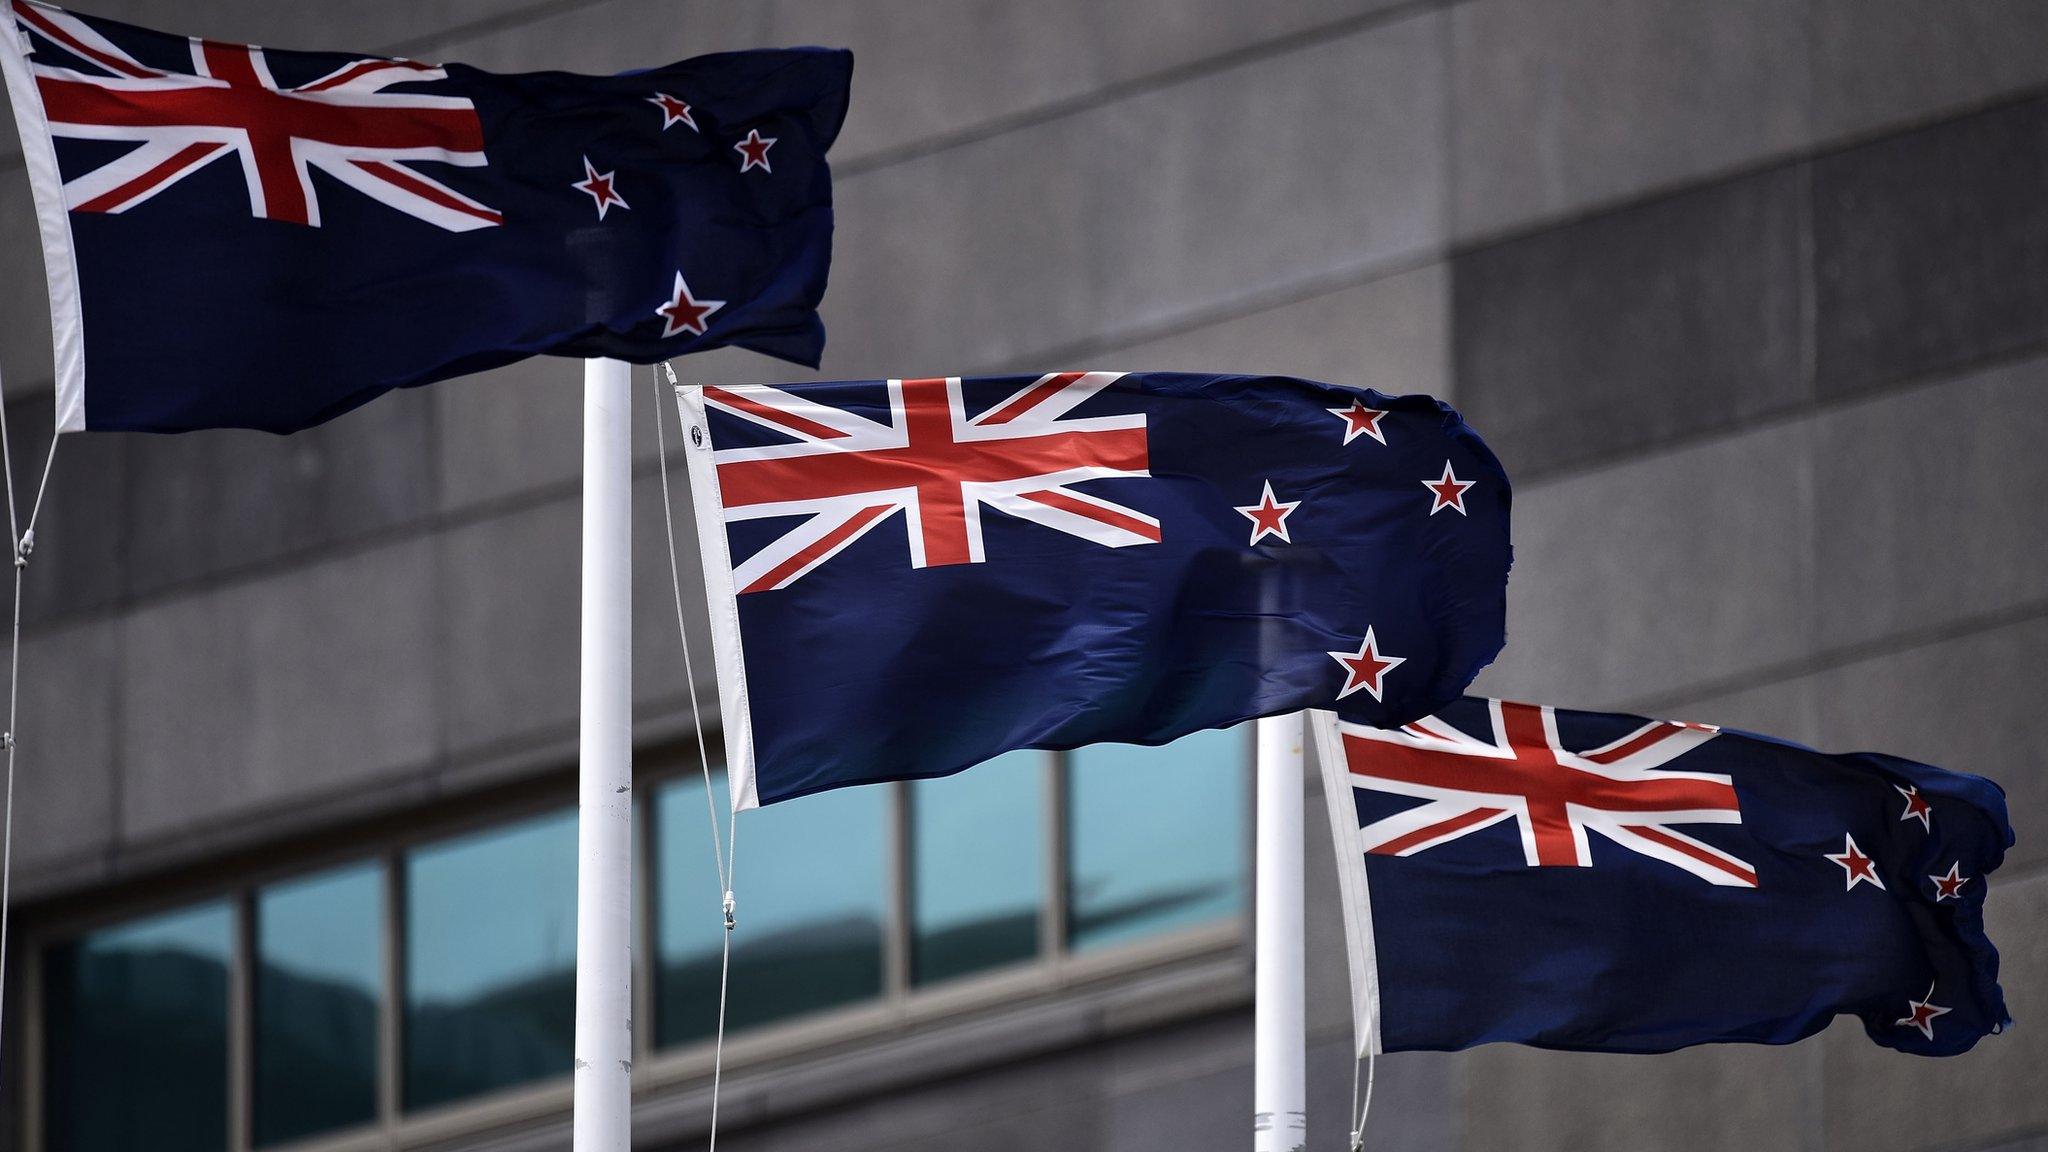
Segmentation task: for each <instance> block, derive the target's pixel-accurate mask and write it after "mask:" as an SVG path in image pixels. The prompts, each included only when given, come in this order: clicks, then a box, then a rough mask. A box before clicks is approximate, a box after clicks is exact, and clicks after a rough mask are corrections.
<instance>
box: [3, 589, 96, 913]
mask: <svg viewBox="0 0 2048 1152" xmlns="http://www.w3.org/2000/svg"><path fill="white" fill-rule="evenodd" d="M119 652H120V626H119V625H118V624H117V623H115V622H113V621H110V620H98V621H91V622H87V623H82V624H77V625H73V626H69V627H62V628H54V629H50V630H47V631H41V632H37V633H34V634H31V635H30V636H29V637H27V638H26V640H25V642H24V643H23V644H22V652H21V700H20V713H19V729H18V732H17V738H18V740H19V749H18V751H17V753H16V755H17V761H16V766H15V785H14V804H15V820H14V885H15V898H16V899H17V900H19V899H22V898H24V897H28V898H33V897H34V896H35V894H36V893H37V892H38V891H39V890H41V889H42V888H44V887H45V886H46V885H45V884H44V878H45V877H47V878H49V879H51V880H53V881H54V880H58V879H73V878H74V876H75V874H76V873H78V872H79V871H81V870H82V871H84V872H85V873H86V875H87V876H90V875H91V874H92V873H94V872H96V871H97V870H98V869H99V868H100V867H101V866H102V865H103V864H104V862H105V860H106V859H107V857H108V855H109V853H110V852H111V851H112V849H113V848H114V844H115V840H114V835H115V827H116V821H115V814H114V803H115V800H114V798H115V794H116V786H115V771H116V766H115V761H116V756H117V750H116V743H115V740H116V736H117V733H118V726H117V724H116V722H115V717H116V716H117V715H118V710H119V704H118V699H117V683H118V679H119V677H118V671H119V667H120V656H119Z"/></svg>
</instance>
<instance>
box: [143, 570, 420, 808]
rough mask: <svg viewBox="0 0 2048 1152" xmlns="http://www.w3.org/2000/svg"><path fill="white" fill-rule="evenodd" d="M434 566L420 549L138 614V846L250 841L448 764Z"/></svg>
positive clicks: (161, 605)
mask: <svg viewBox="0 0 2048 1152" xmlns="http://www.w3.org/2000/svg"><path fill="white" fill-rule="evenodd" d="M433 564H434V550H433V548H432V547H431V546H430V544H429V543H428V542H426V541H419V540H414V541H406V542H401V543H398V544H395V545H392V546H389V547H385V548H379V549H376V550H373V551H368V552H363V553H359V554H355V555H349V556H343V557H340V558H337V559H333V560H329V561H326V562H323V563H320V564H317V565H310V566H306V567H301V568H296V569H293V570H292V571H290V572H287V573H284V574H281V575H278V576H275V577H272V578H268V579H263V580H256V581H251V582H247V583H240V584H235V585H230V586H228V587H225V588H221V589H218V590H214V591H209V592H204V593H200V594H197V595H193V596H188V597H181V598H176V599H171V600H165V601H161V602H158V603H155V604H152V605H149V606H147V607H144V608H141V609H139V610H137V611H135V612H134V613H133V614H131V615H129V616H127V617H126V618H125V619H124V620H123V622H122V632H121V640H122V649H121V654H120V662H121V669H120V694H121V715H120V721H119V726H118V731H119V732H120V741H121V749H122V776H121V780H122V787H121V794H120V820H121V825H120V827H121V832H122V835H123V837H124V839H133V840H146V839H150V838H160V837H168V836H171V835H173V834H176V833H181V832H185V831H188V830H193V829H195V828H202V827H207V828H211V829H212V830H214V831H217V832H222V833H224V834H225V835H227V836H228V837H229V838H235V837H242V836H248V835H251V834H254V833H256V832H258V831H259V830H260V828H259V823H260V821H259V819H258V818H259V817H261V816H262V815H264V814H283V815H285V816H286V819H287V821H289V820H290V819H292V818H294V815H295V814H296V815H301V816H302V815H303V812H304V810H306V809H307V808H309V807H312V806H318V805H322V804H334V803H336V802H340V803H343V804H353V803H360V802H361V800H362V798H363V794H364V793H366V792H369V791H374V790H376V789H378V788H380V787H384V786H386V784H387V783H388V782H390V781H392V780H393V779H394V778H398V777H401V776H402V775H403V774H406V773H411V774H414V775H415V776H417V775H421V774H423V773H424V771H425V769H426V768H427V767H428V766H429V765H430V764H431V763H432V762H433V760H434V759H435V757H436V756H437V754H438V751H439V750H438V747H437V741H436V724H435V720H436V717H437V715H438V713H439V709H440V700H439V697H438V695H437V693H436V691H435V682H436V677H435V668H436V666H437V663H438V661H439V660H440V658H441V657H440V654H439V650H440V648H441V642H440V640H439V639H438V636H437V632H438V629H437V622H436V620H435V618H434V612H433V590H434V579H433ZM287 809H291V810H294V812H286V811H285V810H287Z"/></svg>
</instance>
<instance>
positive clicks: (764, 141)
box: [732, 128, 775, 172]
mask: <svg viewBox="0 0 2048 1152" xmlns="http://www.w3.org/2000/svg"><path fill="white" fill-rule="evenodd" d="M774 145H775V137H773V136H763V135H761V133H760V132H758V131H756V130H754V129H752V128H749V129H747V138H746V139H745V140H742V141H740V142H739V143H737V144H735V145H733V146H732V149H733V151H735V152H737V153H739V154H740V171H742V172H745V171H746V170H747V169H749V168H759V169H760V170H761V171H763V172H773V171H775V169H773V168H770V167H769V166H768V149H769V148H771V147H773V146H774Z"/></svg>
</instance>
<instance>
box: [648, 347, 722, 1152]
mask: <svg viewBox="0 0 2048 1152" xmlns="http://www.w3.org/2000/svg"><path fill="white" fill-rule="evenodd" d="M661 370H662V372H663V373H665V374H666V375H667V376H668V388H669V392H670V393H671V396H670V397H669V399H670V400H673V399H675V398H676V397H678V396H680V395H681V393H682V390H683V386H682V385H681V384H680V383H678V382H677V381H676V370H675V368H674V367H672V366H670V365H669V364H668V363H667V362H663V364H662V366H661ZM666 403H668V401H666V400H664V399H663V397H662V387H661V380H660V379H658V378H657V379H656V380H655V382H654V444H655V452H656V455H657V457H658V459H657V460H656V471H658V472H659V473H660V474H661V526H662V530H663V531H664V532H665V533H667V535H668V579H669V588H670V590H671V591H672V592H673V593H674V596H675V605H676V634H677V635H678V636H679V637H680V638H681V640H682V645H683V676H684V680H685V683H686V684H687V685H688V687H687V689H686V691H687V692H688V693H689V696H690V723H691V725H692V727H694V728H695V729H696V732H697V767H698V768H699V770H701V771H702V772H703V774H704V805H705V814H706V815H707V816H709V817H710V820H711V862H712V865H713V866H714V867H715V868H717V870H718V883H719V887H720V888H721V889H723V891H724V895H723V896H722V897H721V898H720V902H719V908H720V912H721V913H722V917H723V920H724V924H725V931H724V932H723V933H722V934H721V937H720V947H719V951H718V1033H717V1039H716V1040H715V1041H714V1042H713V1044H712V1049H711V1139H710V1144H709V1147H708V1148H707V1152H717V1149H718V1094H719V1088H720V1086H721V1084H722V1081H723V1078H724V1073H725V1006H726V988H727V978H728V976H729V975H730V974H731V972H732V934H733V929H734V928H735V927H736V926H737V924H736V921H735V918H734V910H735V907H734V901H733V895H732V876H733V861H734V858H735V856H736V855H737V854H738V853H737V845H738V841H739V812H738V810H737V809H735V808H733V806H732V804H731V803H730V802H729V801H730V799H731V798H730V797H727V799H728V803H727V804H726V809H727V812H728V815H727V817H726V821H727V822H726V828H725V844H724V847H723V848H722V849H721V848H720V846H719V841H718V804H717V802H716V801H715V800H714V799H713V797H712V791H711V757H710V755H709V754H708V753H707V752H706V751H705V742H704V717H703V714H702V711H701V710H700V708H699V707H698V704H697V670H696V667H695V665H694V664H693V662H692V660H691V657H690V628H689V623H688V616H687V615H686V614H685V613H684V612H683V574H682V566H681V564H680V563H679V562H678V561H677V559H676V518H675V510H674V508H673V507H672V505H671V503H670V499H669V489H668V432H667V428H668V421H667V418H666V417H664V416H663V415H662V408H663V407H664V406H665V404H666ZM676 421H677V424H678V426H680V425H681V422H682V409H681V408H680V407H678V408H677V409H676Z"/></svg>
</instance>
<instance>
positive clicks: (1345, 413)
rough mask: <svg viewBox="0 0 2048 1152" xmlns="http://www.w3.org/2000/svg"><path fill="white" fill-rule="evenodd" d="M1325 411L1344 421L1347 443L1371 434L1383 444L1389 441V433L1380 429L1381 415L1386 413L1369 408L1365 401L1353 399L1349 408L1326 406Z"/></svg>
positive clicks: (1345, 440)
mask: <svg viewBox="0 0 2048 1152" xmlns="http://www.w3.org/2000/svg"><path fill="white" fill-rule="evenodd" d="M1323 411H1325V412H1328V413H1329V414H1330V415H1332V416H1335V417H1336V418H1337V419H1339V420H1342V421H1343V422H1344V442H1345V443H1346V444H1349V443H1351V442H1352V441H1353V440H1356V439H1358V438H1359V437H1360V436H1370V437H1372V438H1373V439H1375V440H1377V441H1379V442H1380V443H1382V444H1385V443H1386V442H1387V434H1386V433H1385V432H1382V431H1380V417H1382V416H1385V415H1386V413H1385V412H1382V411H1380V410H1379V409H1377V408H1367V407H1366V406H1365V404H1364V402H1362V401H1359V400H1353V401H1352V402H1351V407H1349V408H1325V409H1323Z"/></svg>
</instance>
